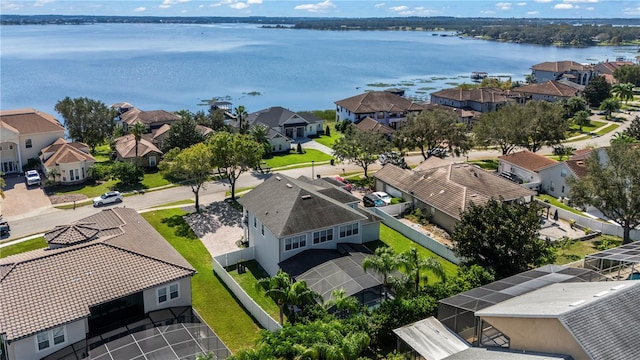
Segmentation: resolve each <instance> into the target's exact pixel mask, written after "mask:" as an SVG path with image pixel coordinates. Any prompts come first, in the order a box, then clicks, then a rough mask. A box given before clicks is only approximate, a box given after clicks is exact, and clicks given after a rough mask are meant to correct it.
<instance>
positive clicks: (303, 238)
mask: <svg viewBox="0 0 640 360" xmlns="http://www.w3.org/2000/svg"><path fill="white" fill-rule="evenodd" d="M287 247H289V248H288V249H287ZM304 247H307V234H302V235H297V236H292V237H289V238H286V239H284V251H293V250H297V249H301V248H304Z"/></svg>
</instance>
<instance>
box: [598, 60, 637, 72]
mask: <svg viewBox="0 0 640 360" xmlns="http://www.w3.org/2000/svg"><path fill="white" fill-rule="evenodd" d="M634 65H635V64H634V63H633V62H631V61H606V62H601V63H598V64H596V66H595V69H596V70H597V71H598V72H599V73H600V74H602V75H613V72H614V71H616V69H617V68H619V67H620V66H634Z"/></svg>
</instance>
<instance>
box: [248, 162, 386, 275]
mask: <svg viewBox="0 0 640 360" xmlns="http://www.w3.org/2000/svg"><path fill="white" fill-rule="evenodd" d="M359 201H360V199H358V198H357V197H355V196H353V195H351V194H350V193H348V192H347V191H345V190H344V189H342V188H339V187H337V186H334V185H332V184H331V183H329V182H327V181H325V180H323V179H310V178H306V177H304V176H301V177H300V178H298V179H293V178H290V177H288V176H286V175H282V174H273V175H272V176H271V177H269V178H268V179H267V180H266V181H264V182H263V183H262V184H260V185H258V186H257V187H255V188H254V189H253V190H251V191H250V192H248V193H247V194H246V195H244V196H243V197H241V198H240V199H238V202H239V203H240V205H242V207H243V224H244V225H243V227H244V239H245V241H246V242H248V244H249V247H255V254H256V255H255V257H256V260H257V261H258V263H260V265H261V266H262V268H264V269H265V271H266V272H267V273H268V274H269V275H271V276H273V275H275V274H276V273H277V272H278V270H279V269H280V268H281V265H280V264H281V263H282V262H283V261H285V260H287V259H289V258H292V257H294V256H296V255H298V254H301V253H303V252H305V251H308V250H334V251H337V244H338V243H353V244H362V243H364V242H368V241H373V240H377V239H378V237H379V233H380V219H379V218H377V217H376V216H375V215H372V214H371V213H369V212H368V211H366V210H364V209H360V208H359V207H358V202H359Z"/></svg>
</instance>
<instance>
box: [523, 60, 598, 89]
mask: <svg viewBox="0 0 640 360" xmlns="http://www.w3.org/2000/svg"><path fill="white" fill-rule="evenodd" d="M531 74H532V75H533V77H534V79H535V82H537V83H544V82H547V81H549V80H560V79H563V78H564V79H567V80H569V81H572V82H574V83H576V84H580V85H587V84H588V83H589V81H591V79H593V78H595V77H596V76H597V72H596V70H595V68H594V66H593V65H590V64H580V63H577V62H575V61H569V60H565V61H547V62H543V63H540V64H535V65H533V66H532V67H531Z"/></svg>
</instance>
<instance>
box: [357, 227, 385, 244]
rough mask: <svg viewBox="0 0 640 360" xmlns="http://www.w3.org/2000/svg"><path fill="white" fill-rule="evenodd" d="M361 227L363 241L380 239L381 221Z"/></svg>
mask: <svg viewBox="0 0 640 360" xmlns="http://www.w3.org/2000/svg"><path fill="white" fill-rule="evenodd" d="M361 229H362V239H361V243H366V242H369V241H374V240H378V239H380V223H379V222H375V223H370V224H366V225H362V227H361Z"/></svg>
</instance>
